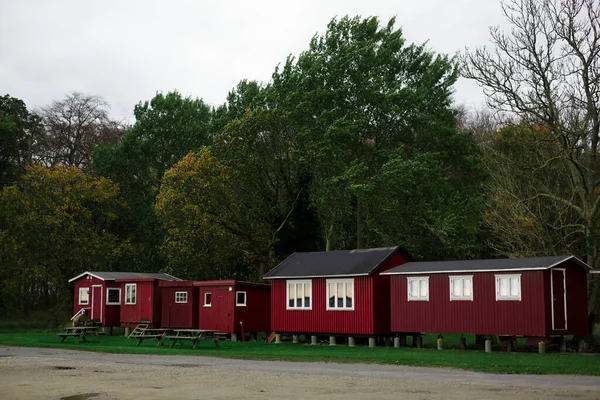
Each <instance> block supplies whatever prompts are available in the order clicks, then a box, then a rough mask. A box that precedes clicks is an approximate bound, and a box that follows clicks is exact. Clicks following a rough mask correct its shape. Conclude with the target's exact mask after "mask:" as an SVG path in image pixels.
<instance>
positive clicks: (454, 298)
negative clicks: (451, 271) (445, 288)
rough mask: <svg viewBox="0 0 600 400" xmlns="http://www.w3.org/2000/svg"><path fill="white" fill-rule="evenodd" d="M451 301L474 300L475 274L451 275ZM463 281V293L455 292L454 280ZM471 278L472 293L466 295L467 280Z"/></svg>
mask: <svg viewBox="0 0 600 400" xmlns="http://www.w3.org/2000/svg"><path fill="white" fill-rule="evenodd" d="M448 280H449V281H450V301H473V275H453V276H450V277H449V279H448ZM457 280H458V281H461V282H462V283H461V294H460V295H455V294H454V281H457ZM466 280H469V281H470V282H471V294H470V295H468V296H466V295H465V281H466Z"/></svg>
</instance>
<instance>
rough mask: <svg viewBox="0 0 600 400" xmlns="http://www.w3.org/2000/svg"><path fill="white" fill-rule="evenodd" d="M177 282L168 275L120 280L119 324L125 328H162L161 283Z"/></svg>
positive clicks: (142, 275)
mask: <svg viewBox="0 0 600 400" xmlns="http://www.w3.org/2000/svg"><path fill="white" fill-rule="evenodd" d="M165 280H167V281H177V280H179V278H175V277H173V276H171V275H168V274H138V276H136V277H129V278H120V279H117V280H116V282H118V283H120V284H121V292H122V294H121V313H120V318H119V320H120V321H119V322H120V324H121V326H124V327H134V326H136V325H138V324H140V323H147V324H150V326H152V327H157V328H160V327H161V320H160V318H161V307H162V302H161V300H162V297H161V290H160V288H159V286H158V285H159V282H161V281H165Z"/></svg>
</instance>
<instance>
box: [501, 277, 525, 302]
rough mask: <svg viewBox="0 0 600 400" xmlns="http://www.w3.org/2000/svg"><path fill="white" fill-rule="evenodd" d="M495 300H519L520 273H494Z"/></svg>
mask: <svg viewBox="0 0 600 400" xmlns="http://www.w3.org/2000/svg"><path fill="white" fill-rule="evenodd" d="M496 300H521V275H496Z"/></svg>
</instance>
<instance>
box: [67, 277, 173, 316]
mask: <svg viewBox="0 0 600 400" xmlns="http://www.w3.org/2000/svg"><path fill="white" fill-rule="evenodd" d="M140 277H151V278H153V279H161V280H173V279H177V278H175V277H172V276H171V275H167V274H146V273H138V272H104V271H92V272H90V271H86V272H84V273H82V274H80V275H77V276H76V277H74V278H72V279H69V282H72V283H73V285H74V287H75V291H74V292H75V293H74V301H73V315H77V314H79V313H81V311H82V310H85V311H86V313H87V315H88V318H90V319H92V320H95V321H99V322H100V323H101V325H102V326H119V325H120V321H121V319H120V318H121V305H122V304H124V301H125V299H124V297H123V293H122V284H121V282H120V279H137V278H140Z"/></svg>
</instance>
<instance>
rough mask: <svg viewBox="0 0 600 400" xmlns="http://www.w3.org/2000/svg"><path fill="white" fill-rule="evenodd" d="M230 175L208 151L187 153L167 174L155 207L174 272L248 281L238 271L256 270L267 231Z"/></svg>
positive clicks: (205, 277) (169, 264)
mask: <svg viewBox="0 0 600 400" xmlns="http://www.w3.org/2000/svg"><path fill="white" fill-rule="evenodd" d="M238 189H239V188H238V186H237V185H236V182H235V181H234V180H233V178H232V176H231V169H230V168H228V167H226V166H224V165H223V164H221V163H220V162H219V161H218V160H217V159H216V158H215V157H213V156H212V155H211V153H210V151H209V150H208V149H207V148H203V149H201V150H200V152H199V153H198V154H194V153H189V154H188V155H187V156H185V157H184V158H183V159H182V160H181V161H180V162H179V163H177V164H176V165H175V166H173V168H171V169H170V170H169V171H167V173H166V174H165V177H164V180H163V184H162V186H161V190H160V193H159V195H158V197H157V201H156V210H157V212H158V214H159V215H160V216H161V217H162V220H163V222H164V228H165V231H166V237H165V241H164V245H163V249H164V251H165V253H166V255H167V257H166V259H167V260H168V261H167V263H168V264H167V268H168V270H169V271H170V272H172V273H174V274H179V275H185V276H188V277H190V278H194V279H219V278H221V279H222V278H230V279H231V278H232V277H237V278H238V279H239V278H246V276H247V272H245V271H243V270H242V271H236V270H235V268H234V267H235V266H236V265H238V264H240V263H243V262H246V263H248V264H254V263H255V261H256V258H257V257H259V256H260V255H259V254H257V251H259V249H260V248H261V247H264V246H266V244H265V243H267V242H268V241H269V240H270V238H269V236H268V233H269V227H268V225H266V224H261V222H260V221H257V220H256V219H254V218H253V213H252V212H248V210H247V209H245V208H244V203H243V202H242V201H240V197H241V196H240V195H239V192H238Z"/></svg>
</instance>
